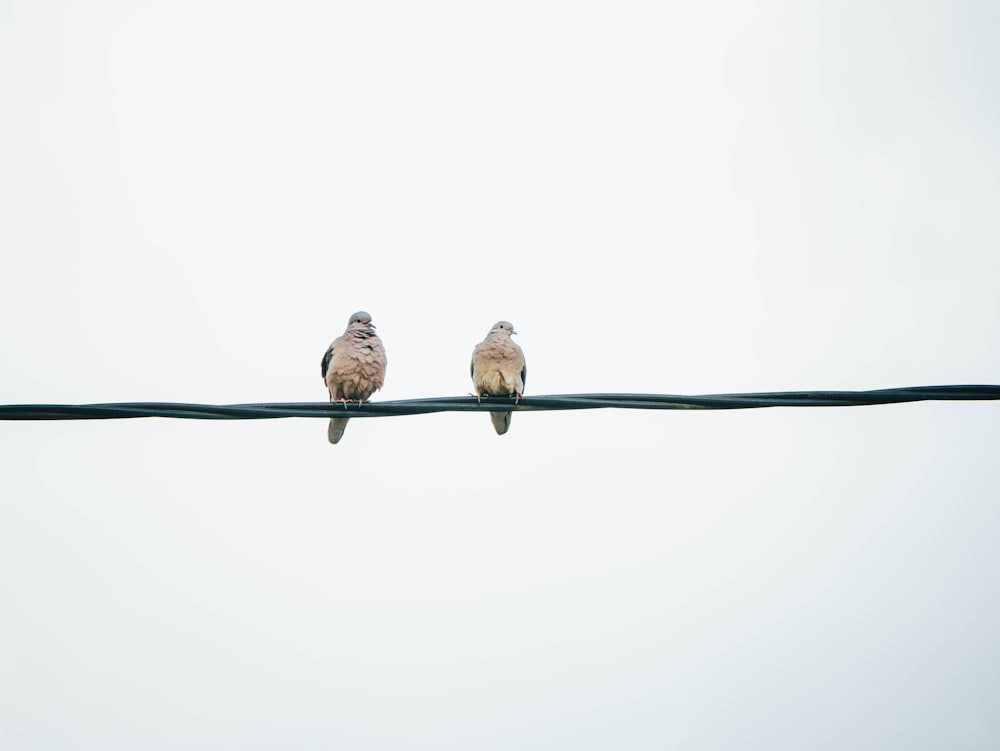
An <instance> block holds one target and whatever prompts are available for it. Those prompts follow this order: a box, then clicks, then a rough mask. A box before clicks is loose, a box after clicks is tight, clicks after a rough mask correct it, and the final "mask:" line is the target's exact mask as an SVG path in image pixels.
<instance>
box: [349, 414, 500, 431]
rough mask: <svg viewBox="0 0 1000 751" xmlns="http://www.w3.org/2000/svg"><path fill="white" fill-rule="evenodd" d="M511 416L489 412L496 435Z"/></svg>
mask: <svg viewBox="0 0 1000 751" xmlns="http://www.w3.org/2000/svg"><path fill="white" fill-rule="evenodd" d="M512 414H513V413H512V412H490V420H492V421H493V429H494V430H496V432H497V435H503V434H504V433H506V432H507V429H508V428H509V427H510V416H511V415H512ZM341 432H343V431H341Z"/></svg>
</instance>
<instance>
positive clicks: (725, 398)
mask: <svg viewBox="0 0 1000 751" xmlns="http://www.w3.org/2000/svg"><path fill="white" fill-rule="evenodd" d="M996 399H1000V386H974V385H964V386H913V387H909V388H898V389H877V390H874V391H775V392H768V393H756V394H705V395H702V396H680V395H671V394H565V395H554V396H525V397H522V398H521V399H520V401H519V403H518V404H517V405H516V406H515V404H514V400H513V399H512V398H507V397H490V398H488V399H487V398H484V399H483V400H482V402H481V403H477V401H476V397H474V396H453V397H436V398H432V399H403V400H399V401H392V402H366V403H365V404H358V403H357V402H354V403H350V402H349V403H348V404H347V407H346V409H345V407H344V405H343V404H340V403H334V404H331V403H329V402H280V403H264V404H221V405H216V404H182V403H173V402H126V403H122V404H4V405H0V420H108V419H118V418H130V417H174V418H183V419H196V420H260V419H275V418H279V417H396V416H400V415H423V414H429V413H432V412H490V411H497V408H498V407H499V408H502V409H503V411H509V410H516V411H530V410H558V409H607V408H612V409H759V408H763V407H856V406H863V405H871V404H898V403H902V402H918V401H965V400H996Z"/></svg>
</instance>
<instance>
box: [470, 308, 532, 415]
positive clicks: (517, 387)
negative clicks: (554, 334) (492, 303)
mask: <svg viewBox="0 0 1000 751" xmlns="http://www.w3.org/2000/svg"><path fill="white" fill-rule="evenodd" d="M516 333H517V332H516V331H514V325H513V324H511V323H510V322H508V321H497V322H496V323H495V324H493V328H491V329H490V332H489V333H488V334H487V335H486V338H485V339H483V340H482V341H481V342H480V343H479V344H477V345H476V346H475V348H474V349H473V350H472V367H471V371H472V385H473V386H474V387H475V389H476V398H477V400H479V399H482V397H484V396H487V397H488V396H513V397H514V403H515V404H516V403H517V402H518V400H520V398H521V396H522V395H523V394H524V382H525V380H526V379H527V377H528V367H527V366H526V365H525V364H524V352H522V351H521V348H520V347H518V346H517V345H516V344H515V343H514V342H513V340H512V339H511V338H510V336H511V334H516ZM510 418H511V413H510V412H490V420H491V421H492V422H493V428H494V429H495V430H496V431H497V435H503V434H504V433H506V432H507V430H508V428H510Z"/></svg>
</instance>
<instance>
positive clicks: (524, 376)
mask: <svg viewBox="0 0 1000 751" xmlns="http://www.w3.org/2000/svg"><path fill="white" fill-rule="evenodd" d="M527 382H528V363H525V364H524V365H522V366H521V386H522V387H523V386H524V384H526V383H527Z"/></svg>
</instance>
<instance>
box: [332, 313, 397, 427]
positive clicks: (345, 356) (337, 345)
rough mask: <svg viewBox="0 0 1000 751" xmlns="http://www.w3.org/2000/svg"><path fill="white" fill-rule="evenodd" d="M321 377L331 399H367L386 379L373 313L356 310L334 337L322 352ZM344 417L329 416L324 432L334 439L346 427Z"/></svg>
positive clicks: (364, 400) (382, 354)
mask: <svg viewBox="0 0 1000 751" xmlns="http://www.w3.org/2000/svg"><path fill="white" fill-rule="evenodd" d="M323 381H324V383H326V387H327V389H329V391H330V401H331V402H343V403H344V407H345V408H346V407H347V402H348V401H359V402H367V401H368V399H369V397H371V395H372V394H374V393H375V392H376V391H378V390H379V389H380V388H382V383H383V382H384V381H385V348H384V347H383V346H382V340H381V339H379V338H378V334H376V333H375V326H374V325H372V317H371V316H370V315H368V314H367V313H366V312H365V311H363V310H359V311H358V312H357V313H355V314H354V315H352V316H351V319H350V320H349V321H348V322H347V330H346V331H344V333H343V334H342V335H341V336H338V337H337V338H336V339H334V340H333V343H332V344H331V345H330V346H329V348H328V349H327V350H326V354H325V355H323ZM347 419H348V418H346V417H331V418H330V427H329V428H328V429H327V433H326V436H327V438H329V440H330V443H337V441H339V440H340V439H341V437H342V436H343V435H344V430H345V429H346V428H347Z"/></svg>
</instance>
